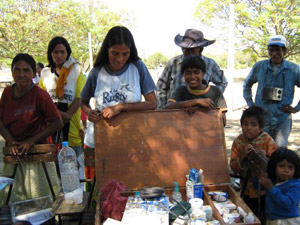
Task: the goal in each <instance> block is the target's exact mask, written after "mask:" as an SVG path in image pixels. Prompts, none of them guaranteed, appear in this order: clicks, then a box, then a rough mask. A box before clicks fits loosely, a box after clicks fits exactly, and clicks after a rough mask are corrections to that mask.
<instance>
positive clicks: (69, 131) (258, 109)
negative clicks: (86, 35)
mask: <svg viewBox="0 0 300 225" xmlns="http://www.w3.org/2000/svg"><path fill="white" fill-rule="evenodd" d="M174 41H175V44H176V45H178V46H179V47H180V48H181V49H182V52H183V54H182V55H179V56H177V57H174V58H172V59H171V60H170V61H169V62H168V64H167V66H166V67H165V69H164V70H163V72H162V74H161V76H160V77H159V79H158V81H157V85H155V83H154V81H153V79H152V77H151V75H150V73H149V71H148V69H147V67H146V65H145V64H144V63H143V62H142V60H141V59H140V58H139V56H138V51H137V48H136V46H135V42H134V38H133V36H132V34H131V32H130V31H129V30H128V29H127V28H126V27H122V26H116V27H113V28H111V29H110V30H109V31H108V33H107V35H106V37H105V39H104V41H103V43H102V45H101V48H100V50H99V52H98V55H97V58H96V61H95V63H94V68H93V69H92V70H91V71H90V73H89V76H88V78H87V80H85V78H84V76H83V73H82V70H81V68H80V65H79V63H78V62H77V61H76V60H75V59H74V58H72V56H71V53H72V50H71V47H70V45H69V43H68V41H67V40H66V39H65V38H63V37H55V38H53V39H52V40H51V41H50V42H49V45H48V50H47V60H48V65H47V66H46V67H45V68H43V69H42V70H41V73H40V77H39V81H38V86H39V87H38V86H37V85H35V84H34V79H33V78H34V77H36V72H37V66H36V63H35V61H34V59H33V57H32V56H30V55H28V54H24V53H20V54H17V55H16V56H15V58H14V59H13V62H12V65H11V71H12V75H13V78H14V84H13V85H11V86H8V87H6V88H5V90H4V92H3V94H2V96H1V100H0V134H1V135H2V136H3V137H4V139H5V141H6V145H7V146H8V147H9V149H10V151H11V153H12V154H15V155H18V154H26V152H27V151H28V149H29V148H30V147H31V146H33V145H35V144H38V143H59V142H62V141H68V142H69V146H70V147H72V148H73V149H74V150H75V152H76V153H77V156H78V157H79V159H80V156H82V152H83V144H84V145H85V146H86V147H88V148H94V147H95V145H94V135H93V133H94V128H93V124H94V123H96V122H97V121H99V120H100V119H101V117H103V118H105V119H111V118H112V117H114V116H117V115H118V114H119V113H121V112H124V111H138V110H153V109H156V108H160V109H164V108H167V109H172V108H186V109H187V113H190V114H191V113H193V112H194V111H195V109H197V108H199V107H200V108H201V107H202V108H209V109H212V108H220V109H221V110H222V112H223V122H224V126H225V125H226V117H225V112H226V110H227V105H226V101H225V98H224V96H223V93H224V91H225V89H226V87H227V84H228V82H227V79H226V77H225V76H224V73H223V71H222V70H221V69H220V68H219V66H218V65H217V63H216V62H215V61H214V60H213V59H210V58H207V57H205V56H203V55H202V51H203V49H204V47H206V46H208V45H211V44H213V43H214V42H215V41H211V40H207V39H205V38H204V36H203V33H202V32H201V31H199V30H195V29H188V30H186V32H185V34H184V35H182V36H181V35H180V34H178V35H176V37H175V40H174ZM268 51H269V56H270V59H268V60H264V61H261V62H258V63H257V64H255V65H254V67H253V69H252V70H251V72H250V74H249V75H248V77H247V78H246V79H245V83H244V98H245V100H246V102H247V105H248V106H249V108H248V109H247V110H245V111H244V112H243V115H242V118H241V127H242V131H243V132H242V134H241V135H240V136H239V137H238V138H237V139H236V140H235V141H234V143H233V145H232V151H231V161H230V166H231V168H232V170H233V171H235V172H237V173H241V174H242V173H243V172H244V170H245V169H247V168H245V164H244V161H245V160H246V158H247V154H248V153H249V152H250V151H251V149H252V148H253V147H255V148H258V149H259V150H260V151H261V152H263V153H265V155H266V156H268V157H270V160H269V166H268V176H267V175H266V174H264V175H263V176H261V177H260V178H259V183H260V184H261V185H263V186H264V187H265V188H266V190H267V191H266V193H267V195H266V196H267V198H266V202H267V207H266V210H267V211H266V212H267V215H268V219H269V220H270V221H273V222H274V221H277V220H278V219H286V218H288V219H290V218H295V217H299V213H298V211H297V212H296V211H295V210H294V211H293V213H289V214H288V213H287V214H284V213H282V212H287V211H288V209H286V208H285V206H286V205H289V206H291V205H293V207H296V206H297V205H298V203H299V198H300V193H298V192H299V191H300V189H299V184H300V181H299V180H298V179H297V178H299V172H298V169H299V158H297V157H298V156H297V154H295V153H294V152H293V151H291V150H288V149H286V147H287V144H288V142H287V140H288V136H289V133H290V131H291V126H292V119H291V114H292V113H296V112H298V111H299V109H300V103H298V105H297V106H296V107H292V106H291V104H292V101H293V97H294V87H295V86H298V87H299V86H300V69H299V68H300V67H299V66H298V65H296V64H293V63H291V62H289V61H286V60H285V59H284V55H285V54H286V51H287V42H286V39H285V38H284V37H283V36H281V35H277V36H274V37H271V38H270V39H269V42H268ZM256 82H258V88H257V93H256V97H255V101H253V99H252V92H251V88H252V85H253V84H254V83H256ZM274 93H275V94H274ZM142 96H143V101H142ZM92 98H94V99H95V105H91V101H90V100H91V99H92ZM262 108H263V109H265V110H263V109H262ZM81 110H82V112H84V113H85V114H86V115H87V117H88V120H89V121H90V122H91V123H89V126H88V129H87V131H86V135H85V137H84V143H83V140H82V126H81V124H80V119H81ZM51 139H52V140H51ZM277 147H282V148H281V149H277ZM80 162H81V163H82V160H79V163H80ZM47 166H49V167H51V170H52V171H53V174H55V173H56V168H55V166H54V165H50V164H49V165H47ZM6 167H7V165H5V168H4V172H3V174H4V175H5V173H7V172H9V171H10V170H9V169H8V168H6ZM29 167H32V168H33V167H35V168H34V169H31V168H29ZM269 168H270V169H269ZM286 170H289V172H285V171H286ZM38 171H42V170H40V169H39V168H38V165H31V164H29V163H26V164H21V165H20V166H19V167H18V171H17V177H16V182H15V185H14V190H13V195H12V196H15V197H14V198H13V199H12V200H13V201H17V200H20V199H26V198H33V197H39V196H44V195H46V192H47V191H48V190H46V189H45V188H44V187H45V186H44V185H43V183H42V182H41V180H42V178H43V177H44V175H42V174H38ZM33 174H35V175H33ZM18 176H19V177H18ZM34 176H38V177H37V179H36V180H35V181H33V180H34V179H30V180H31V181H30V182H31V183H30V185H25V182H28V180H29V179H26V178H27V177H31V178H32V177H34ZM24 178H25V179H24ZM44 178H45V177H44ZM52 179H53V180H56V183H57V184H58V178H57V177H55V175H53V176H52ZM54 183H55V182H54ZM295 188H298V189H299V191H298V190H296V189H295ZM56 190H58V188H57V189H56ZM291 190H293V193H291ZM278 193H279V194H280V196H281V198H280V199H281V200H282V201H284V202H285V204H278V199H279V198H277V197H275V198H274V196H275V195H276V194H277V195H279V194H278ZM294 195H297V196H294ZM245 196H246V197H245V199H246V200H245V201H246V203H247V204H248V205H249V206H250V207H251V208H252V209H253V211H254V212H255V208H256V205H255V204H256V202H255V200H254V202H253V199H256V200H257V197H258V195H257V191H256V190H255V187H254V185H253V184H252V183H251V182H249V184H247V191H246V192H245ZM247 198H248V199H247ZM277 212H280V213H279V214H278V213H277Z"/></svg>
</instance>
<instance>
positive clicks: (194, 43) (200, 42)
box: [174, 29, 215, 48]
mask: <svg viewBox="0 0 300 225" xmlns="http://www.w3.org/2000/svg"><path fill="white" fill-rule="evenodd" d="M174 41H175V44H176V45H178V46H179V47H182V48H197V47H206V46H208V45H211V44H213V43H215V40H211V41H210V40H207V39H204V37H203V33H202V32H201V31H200V30H195V29H187V30H186V31H185V33H184V35H183V36H181V35H180V34H177V35H176V37H175V39H174Z"/></svg>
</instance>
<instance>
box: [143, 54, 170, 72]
mask: <svg viewBox="0 0 300 225" xmlns="http://www.w3.org/2000/svg"><path fill="white" fill-rule="evenodd" d="M168 60H169V59H168V57H167V56H165V55H163V54H162V53H161V52H155V53H154V54H152V55H151V56H149V57H148V59H147V60H146V65H147V67H148V68H149V69H156V68H157V67H158V66H160V65H162V66H165V65H167V62H168Z"/></svg>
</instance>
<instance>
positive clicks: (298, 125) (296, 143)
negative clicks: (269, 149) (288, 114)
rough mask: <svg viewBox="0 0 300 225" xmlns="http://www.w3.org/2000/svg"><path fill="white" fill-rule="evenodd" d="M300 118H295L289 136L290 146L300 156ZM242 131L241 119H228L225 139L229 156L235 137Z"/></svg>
mask: <svg viewBox="0 0 300 225" xmlns="http://www.w3.org/2000/svg"><path fill="white" fill-rule="evenodd" d="M299 131H300V120H299V119H296V120H293V127H292V132H291V134H290V137H289V145H288V148H289V149H291V150H294V151H296V152H297V153H298V155H299V156H300V132H299ZM241 132H242V130H241V126H240V121H239V120H237V119H229V120H227V125H226V127H225V139H226V147H227V154H228V158H230V149H231V145H232V142H233V141H234V139H235V138H236V137H237V136H238V135H239V134H240V133H241Z"/></svg>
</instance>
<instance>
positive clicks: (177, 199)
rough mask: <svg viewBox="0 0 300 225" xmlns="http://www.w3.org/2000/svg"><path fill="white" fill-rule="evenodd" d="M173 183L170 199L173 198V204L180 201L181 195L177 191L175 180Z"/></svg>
mask: <svg viewBox="0 0 300 225" xmlns="http://www.w3.org/2000/svg"><path fill="white" fill-rule="evenodd" d="M173 183H174V184H175V189H174V191H173V192H172V199H173V201H172V203H173V204H174V205H176V204H177V202H180V201H182V195H181V193H180V192H179V188H178V183H177V182H176V181H174V182H173ZM176 201H177V202H176Z"/></svg>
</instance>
